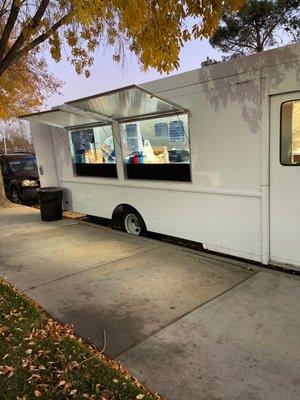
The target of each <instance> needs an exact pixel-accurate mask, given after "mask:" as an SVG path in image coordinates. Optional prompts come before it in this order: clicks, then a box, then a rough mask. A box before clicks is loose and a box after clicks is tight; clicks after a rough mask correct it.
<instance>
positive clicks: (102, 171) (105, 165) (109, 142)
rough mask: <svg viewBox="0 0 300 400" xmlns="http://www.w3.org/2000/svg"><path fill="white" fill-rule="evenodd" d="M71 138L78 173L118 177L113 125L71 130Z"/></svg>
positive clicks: (73, 159)
mask: <svg viewBox="0 0 300 400" xmlns="http://www.w3.org/2000/svg"><path fill="white" fill-rule="evenodd" d="M69 139H70V145H71V154H72V161H73V165H74V170H75V173H76V175H78V176H96V177H106V178H116V177H117V169H116V155H115V145H114V139H113V133H112V127H111V125H105V126H96V127H93V128H78V129H74V130H70V131H69Z"/></svg>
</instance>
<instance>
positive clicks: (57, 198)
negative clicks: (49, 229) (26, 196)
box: [38, 187, 63, 221]
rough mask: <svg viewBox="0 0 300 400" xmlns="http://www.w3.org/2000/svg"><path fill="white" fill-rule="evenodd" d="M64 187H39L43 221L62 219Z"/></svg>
mask: <svg viewBox="0 0 300 400" xmlns="http://www.w3.org/2000/svg"><path fill="white" fill-rule="evenodd" d="M62 196H63V189H61V188H58V187H44V188H40V189H38V197H39V203H40V210H41V219H42V221H57V220H59V219H62Z"/></svg>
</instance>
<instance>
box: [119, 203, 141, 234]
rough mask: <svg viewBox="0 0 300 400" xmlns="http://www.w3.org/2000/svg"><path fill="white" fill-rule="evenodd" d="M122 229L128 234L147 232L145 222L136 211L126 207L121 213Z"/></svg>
mask: <svg viewBox="0 0 300 400" xmlns="http://www.w3.org/2000/svg"><path fill="white" fill-rule="evenodd" d="M122 229H123V231H125V232H127V233H129V234H130V235H135V236H142V235H144V234H145V233H146V232H147V229H146V225H145V222H144V220H143V218H142V216H141V215H140V213H139V212H138V211H136V210H135V209H134V208H127V209H125V210H124V212H123V215H122Z"/></svg>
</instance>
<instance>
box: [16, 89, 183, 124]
mask: <svg viewBox="0 0 300 400" xmlns="http://www.w3.org/2000/svg"><path fill="white" fill-rule="evenodd" d="M187 111H188V110H187V109H185V108H183V107H181V106H179V105H178V104H175V103H173V102H171V101H169V100H167V99H164V98H162V97H160V96H157V95H156V94H154V93H151V92H149V91H147V90H145V89H143V88H141V87H139V86H136V85H131V86H126V87H123V88H120V89H116V90H112V91H109V92H104V93H100V94H97V95H94V96H89V97H84V98H82V99H78V100H73V101H69V102H67V103H65V105H63V106H59V107H56V108H55V109H52V110H49V111H44V112H39V113H35V114H28V115H21V116H20V118H23V119H26V120H28V121H33V122H40V123H43V124H47V125H51V126H56V127H60V128H70V127H74V126H82V125H91V124H96V123H97V124H99V123H100V124H107V123H108V122H110V121H113V120H115V121H119V122H120V121H126V120H130V119H142V118H147V117H151V116H152V117H155V116H163V115H167V114H176V113H183V112H187Z"/></svg>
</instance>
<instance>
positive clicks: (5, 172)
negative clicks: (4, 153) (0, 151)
mask: <svg viewBox="0 0 300 400" xmlns="http://www.w3.org/2000/svg"><path fill="white" fill-rule="evenodd" d="M0 161H2V164H3V166H4V169H2V165H1V172H2V174H7V173H8V172H9V171H8V166H7V163H6V161H5V159H4V158H3V157H0Z"/></svg>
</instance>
